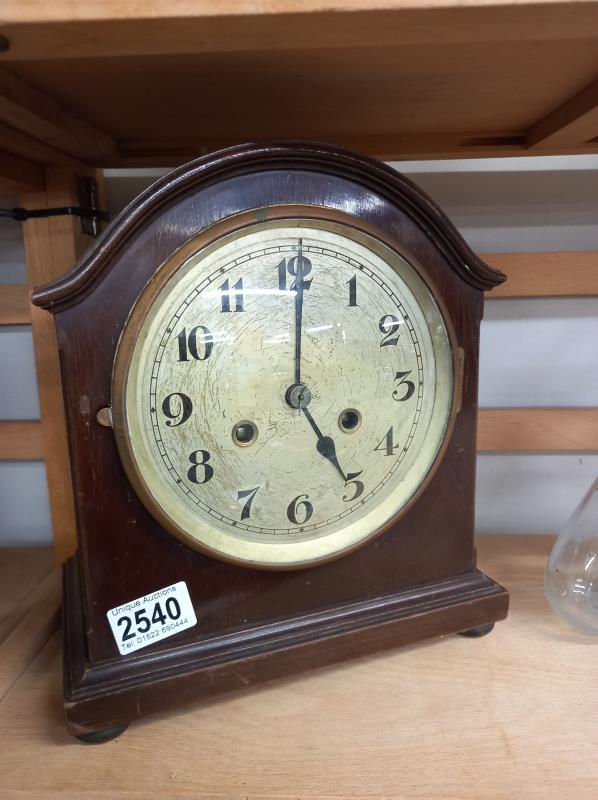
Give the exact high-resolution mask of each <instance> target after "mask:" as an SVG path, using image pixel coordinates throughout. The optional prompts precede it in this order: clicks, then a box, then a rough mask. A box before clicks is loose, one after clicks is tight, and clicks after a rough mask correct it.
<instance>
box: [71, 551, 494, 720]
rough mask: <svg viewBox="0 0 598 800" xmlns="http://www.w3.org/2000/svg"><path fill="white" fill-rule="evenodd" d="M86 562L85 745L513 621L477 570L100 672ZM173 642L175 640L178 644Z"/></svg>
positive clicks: (81, 666) (81, 637)
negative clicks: (250, 692)
mask: <svg viewBox="0 0 598 800" xmlns="http://www.w3.org/2000/svg"><path fill="white" fill-rule="evenodd" d="M80 596H81V592H80V586H79V571H78V565H77V559H76V557H74V558H72V559H70V561H69V562H68V563H67V565H66V568H65V572H64V615H63V625H64V641H65V656H66V662H65V675H64V679H65V685H64V690H65V708H66V717H67V725H68V729H69V732H70V733H72V734H73V735H75V736H84V735H86V734H89V733H90V732H93V731H98V730H103V729H107V728H116V727H118V726H123V725H125V726H126V725H127V724H129V723H130V722H131V721H132V720H135V719H136V718H139V717H141V716H145V715H148V714H155V713H158V712H161V711H164V710H165V709H170V708H173V707H175V706H177V705H178V706H185V708H187V709H189V708H190V707H191V708H192V707H193V703H201V702H206V701H209V700H212V699H214V698H216V697H218V696H221V695H222V696H223V695H227V694H231V693H234V692H236V691H242V690H244V689H246V688H247V686H250V685H254V684H260V683H265V682H267V681H272V680H275V679H279V678H286V677H288V676H292V675H294V674H296V673H298V672H302V671H306V670H310V669H314V668H321V667H325V666H329V665H331V664H334V663H335V662H339V661H345V660H349V659H352V658H356V657H361V656H366V655H368V654H370V653H373V652H377V651H381V650H388V649H391V648H394V647H398V646H400V645H407V644H411V643H413V642H417V641H419V640H421V639H426V638H429V637H433V636H442V635H446V634H450V633H460V632H463V631H467V630H470V629H472V628H479V627H481V626H483V625H486V624H487V623H488V621H489V620H492V621H498V620H501V619H504V618H505V617H506V615H507V610H508V594H507V592H506V591H505V590H504V589H503V587H502V586H500V585H499V584H498V583H496V582H495V581H493V580H492V579H491V578H488V577H487V576H486V575H484V574H483V573H482V572H480V571H479V570H477V569H475V570H472V571H471V572H468V573H465V574H464V575H458V576H456V577H454V578H448V579H447V580H444V581H439V582H438V583H434V584H426V585H424V586H419V587H417V588H414V589H410V590H407V591H403V592H397V593H394V594H388V595H383V596H380V597H374V598H371V599H369V600H364V601H361V602H357V603H347V604H345V605H341V606H336V607H333V608H327V609H325V610H321V611H317V612H314V613H311V614H303V615H298V616H296V617H292V618H288V619H284V620H279V621H277V622H272V623H270V624H268V625H262V626H259V627H257V628H256V629H255V630H243V631H238V632H236V633H229V634H228V635H224V636H222V637H219V638H218V639H217V640H215V641H207V642H197V643H195V644H189V645H186V646H183V647H176V642H173V646H172V648H171V649H170V650H166V651H163V652H160V653H157V654H154V655H151V656H150V655H149V654H147V653H145V652H144V651H140V652H139V651H138V653H137V654H136V657H135V656H131V657H129V658H126V659H121V660H119V661H116V662H115V661H113V662H111V663H107V664H99V665H96V666H90V664H89V663H88V662H87V661H86V653H85V649H84V646H83V645H84V642H85V629H84V620H83V613H82V607H81V602H80ZM171 641H172V640H171Z"/></svg>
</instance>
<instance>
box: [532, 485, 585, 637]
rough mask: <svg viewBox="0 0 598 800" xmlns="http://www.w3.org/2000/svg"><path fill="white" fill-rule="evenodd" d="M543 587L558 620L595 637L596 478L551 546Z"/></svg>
mask: <svg viewBox="0 0 598 800" xmlns="http://www.w3.org/2000/svg"><path fill="white" fill-rule="evenodd" d="M544 587H545V591H546V597H547V599H548V602H549V603H550V605H551V607H552V609H553V611H554V612H555V613H556V614H558V616H559V617H561V619H562V620H564V621H565V622H567V623H568V624H569V625H572V626H573V627H574V628H577V630H579V631H581V632H582V633H587V634H593V635H594V636H598V478H597V479H596V480H595V481H594V483H593V484H592V485H591V486H590V489H589V491H588V492H587V494H586V495H585V497H584V498H583V500H582V501H581V503H580V504H579V505H578V507H577V508H576V509H575V511H574V513H573V515H572V516H571V518H570V519H569V521H568V522H567V524H566V525H565V527H564V528H563V530H562V531H561V533H560V535H559V538H558V539H557V541H556V543H555V545H554V548H553V550H552V553H551V555H550V558H549V560H548V564H547V566H546V574H545V578H544Z"/></svg>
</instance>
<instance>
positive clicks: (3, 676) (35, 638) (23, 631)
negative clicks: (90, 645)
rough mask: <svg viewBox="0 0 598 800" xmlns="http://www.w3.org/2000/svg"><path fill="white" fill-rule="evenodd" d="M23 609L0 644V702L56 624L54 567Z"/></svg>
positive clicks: (58, 575) (57, 593)
mask: <svg viewBox="0 0 598 800" xmlns="http://www.w3.org/2000/svg"><path fill="white" fill-rule="evenodd" d="M23 603H24V605H25V606H26V609H24V613H23V614H22V615H21V614H19V609H16V610H15V612H14V613H15V614H16V615H19V621H18V622H17V624H16V625H15V627H14V628H13V629H12V630H11V631H10V632H9V633H8V635H7V636H6V637H5V639H4V640H3V641H2V642H1V643H0V701H1V700H2V698H3V697H4V696H5V695H6V694H7V692H9V691H10V689H11V688H12V686H13V685H14V684H15V682H16V681H17V680H18V678H19V677H20V675H21V674H22V673H23V671H24V670H25V669H26V668H27V667H28V666H29V664H30V663H31V661H32V660H33V658H34V657H35V656H36V655H37V654H38V653H39V651H40V650H41V648H42V647H43V646H44V645H45V644H46V642H47V641H48V639H49V638H50V636H52V634H53V633H54V632H55V631H56V629H57V628H58V625H59V622H60V606H61V570H60V569H58V568H55V569H53V570H52V572H50V573H49V574H48V575H47V576H46V577H45V578H44V579H43V580H42V581H41V583H40V584H39V585H38V586H37V587H36V588H35V589H34V590H33V592H32V593H31V596H30V597H27V598H25V600H24V601H23Z"/></svg>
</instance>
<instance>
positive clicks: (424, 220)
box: [32, 142, 505, 312]
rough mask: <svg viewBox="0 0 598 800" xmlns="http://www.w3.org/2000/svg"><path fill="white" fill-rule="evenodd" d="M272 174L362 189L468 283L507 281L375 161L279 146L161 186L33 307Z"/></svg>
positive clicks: (211, 161)
mask: <svg viewBox="0 0 598 800" xmlns="http://www.w3.org/2000/svg"><path fill="white" fill-rule="evenodd" d="M272 170H285V171H298V172H299V171H303V172H309V173H320V174H324V175H333V176H336V177H339V178H343V179H345V180H346V181H348V182H350V183H353V184H356V185H358V186H361V187H365V188H366V190H369V191H371V192H372V193H373V194H374V195H377V196H378V197H382V198H384V199H385V200H386V201H387V202H390V203H391V204H392V205H393V206H394V207H396V208H397V209H398V210H399V211H402V212H403V213H405V214H406V215H407V216H408V217H410V218H411V219H412V220H413V221H414V222H415V223H416V225H417V226H418V228H419V229H420V230H421V231H422V233H423V234H424V236H425V237H427V238H428V239H429V240H430V241H432V242H433V243H434V245H435V246H436V247H437V248H438V249H439V250H440V251H441V252H442V254H443V255H444V257H445V259H446V261H447V263H448V264H449V265H450V266H451V268H452V269H453V270H454V272H455V273H456V274H457V275H458V276H459V277H460V278H461V280H463V281H464V282H465V283H467V284H469V285H470V286H472V287H474V288H475V289H478V290H480V291H485V290H488V289H491V288H493V287H494V286H497V285H498V284H500V283H502V282H503V281H504V280H505V276H504V275H503V273H502V272H500V271H499V270H496V269H493V268H492V267H490V266H489V265H488V264H486V263H485V262H484V261H483V260H482V259H481V258H479V256H478V255H476V253H474V251H473V250H472V249H471V248H470V247H469V245H468V244H467V243H466V242H465V240H464V239H463V237H462V236H461V235H460V233H459V232H458V231H457V229H456V228H455V226H454V225H453V224H452V223H451V221H450V220H449V219H448V217H447V216H446V215H445V214H444V213H443V212H442V211H441V210H440V208H439V207H438V206H437V205H436V204H435V203H434V202H433V201H432V200H431V199H430V198H429V197H428V196H427V195H426V194H425V193H424V192H423V191H422V190H421V189H419V188H418V187H417V186H416V185H415V184H414V183H412V182H411V181H410V180H409V179H408V178H406V177H405V176H404V175H402V174H400V173H399V172H397V171H395V170H394V169H392V168H391V167H389V166H387V165H386V164H384V163H382V162H380V161H377V160H374V159H371V158H368V157H366V156H363V155H360V154H357V153H353V152H350V151H347V150H342V149H340V148H337V147H334V146H332V145H325V144H318V143H305V142H282V143H272V144H244V145H239V146H236V147H231V148H228V149H226V150H221V151H218V152H216V153H212V154H210V155H207V156H203V157H201V158H198V159H196V160H195V161H192V162H190V163H188V164H185V165H183V166H181V167H178V168H177V169H175V170H173V171H171V172H169V173H168V174H166V175H164V176H163V177H161V178H159V179H158V180H157V181H156V182H155V183H153V184H152V185H151V186H150V187H149V188H148V189H146V190H145V191H144V192H142V193H141V194H140V195H139V196H138V197H137V198H136V199H135V200H133V202H132V203H130V204H129V205H128V206H127V207H126V208H125V209H124V210H123V211H122V212H121V213H120V214H119V215H118V216H117V217H116V219H115V220H114V221H113V222H112V223H111V224H110V225H109V227H108V228H107V229H106V230H105V231H104V233H103V234H102V235H101V236H100V237H99V238H98V240H97V241H96V242H95V243H94V244H93V246H92V247H91V248H90V250H89V251H88V252H87V254H86V255H85V257H84V258H83V259H81V260H80V261H79V262H78V264H77V265H76V266H75V267H74V268H73V269H72V270H71V271H70V272H68V273H67V274H66V275H64V276H63V277H62V278H60V279H58V280H56V281H53V282H51V283H48V284H45V285H43V286H39V287H37V288H36V289H35V290H34V292H33V295H32V302H33V303H34V305H36V306H40V307H41V308H45V309H48V310H49V311H52V312H56V311H59V310H61V309H64V308H67V307H69V306H72V305H75V304H76V303H77V302H79V301H80V300H81V299H83V298H84V297H85V296H87V295H88V294H89V293H90V292H91V291H92V290H93V288H94V286H95V285H96V284H97V283H98V282H99V281H101V280H102V277H103V276H104V274H105V272H106V270H107V268H108V265H109V264H110V261H111V259H113V257H114V256H115V255H116V254H118V253H119V251H120V250H121V249H122V248H123V247H125V246H126V245H127V243H128V242H129V241H130V240H131V238H132V237H133V236H134V235H135V234H136V233H137V232H138V231H139V230H140V229H141V228H142V227H143V226H144V225H146V224H147V223H148V221H155V220H156V218H158V217H159V216H160V215H161V214H162V213H164V212H165V210H166V209H167V208H172V206H173V205H176V203H177V202H178V201H180V200H182V199H183V198H185V197H188V196H189V195H190V194H191V193H193V192H196V191H201V190H202V189H204V188H207V187H209V186H210V185H213V184H214V183H216V182H218V181H225V180H227V179H229V178H234V177H239V176H242V175H250V174H252V173H256V172H261V171H272Z"/></svg>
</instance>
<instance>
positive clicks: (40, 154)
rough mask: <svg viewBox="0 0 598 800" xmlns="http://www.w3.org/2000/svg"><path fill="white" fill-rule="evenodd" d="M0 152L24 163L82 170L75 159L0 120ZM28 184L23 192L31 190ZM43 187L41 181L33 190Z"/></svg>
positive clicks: (28, 182) (28, 181)
mask: <svg viewBox="0 0 598 800" xmlns="http://www.w3.org/2000/svg"><path fill="white" fill-rule="evenodd" d="M0 150H1V151H4V152H6V153H8V154H10V155H12V156H14V157H16V158H20V159H23V160H24V161H29V162H33V163H38V164H40V165H43V164H52V165H58V166H69V167H71V168H72V169H77V168H79V169H80V168H82V165H81V164H80V162H78V161H77V159H75V158H73V157H72V156H69V155H68V154H67V153H64V152H63V151H62V150H57V149H56V148H55V147H51V146H50V145H48V144H46V143H45V142H42V141H40V140H39V139H35V138H34V137H33V136H29V135H28V134H26V133H23V132H22V131H19V130H17V129H16V128H13V127H11V126H10V125H6V123H4V122H2V121H1V120H0ZM42 177H43V169H42ZM29 184H30V180H29V179H28V180H27V183H26V186H25V187H24V190H25V191H27V190H29V189H31V188H32V187H31V186H30V185H29ZM43 186H44V182H43V180H42V184H41V187H39V186H37V184H35V186H34V187H33V188H38V189H39V188H42V189H43Z"/></svg>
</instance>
